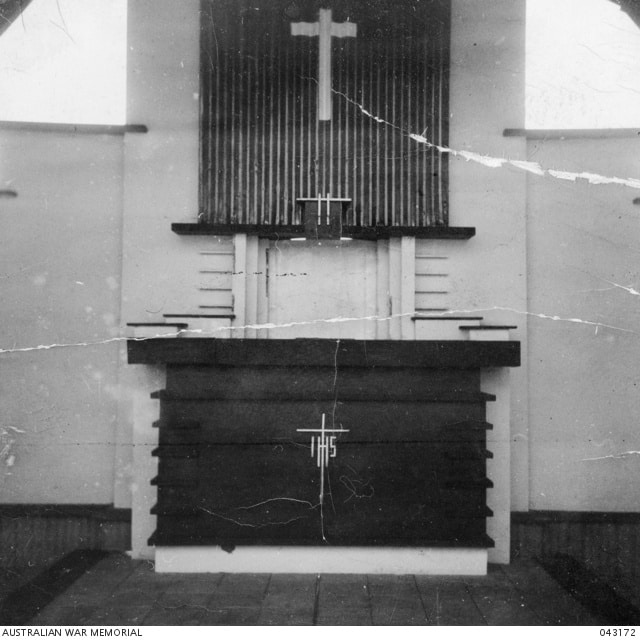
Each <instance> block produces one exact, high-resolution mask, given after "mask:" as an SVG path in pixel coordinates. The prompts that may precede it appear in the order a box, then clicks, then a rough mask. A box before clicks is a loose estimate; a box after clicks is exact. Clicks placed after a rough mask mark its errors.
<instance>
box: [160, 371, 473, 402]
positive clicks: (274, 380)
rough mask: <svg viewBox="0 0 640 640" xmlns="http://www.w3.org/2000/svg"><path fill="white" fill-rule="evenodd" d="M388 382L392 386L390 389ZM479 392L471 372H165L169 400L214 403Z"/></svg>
mask: <svg viewBox="0 0 640 640" xmlns="http://www.w3.org/2000/svg"><path fill="white" fill-rule="evenodd" d="M390 381H392V382H393V384H390ZM479 391H480V372H479V370H474V369H468V370H465V369H401V368H388V367H376V368H375V369H366V368H349V369H339V370H338V371H335V370H331V369H330V368H327V367H322V368H315V367H264V368H250V367H206V366H202V365H200V366H175V365H170V366H168V367H167V392H168V393H169V394H170V395H171V396H174V397H185V398H193V399H195V398H212V399H213V398H219V399H229V400H230V399H274V400H275V399H278V398H285V397H286V398H289V399H292V400H294V399H298V400H301V399H307V398H314V399H331V400H333V399H334V398H336V399H338V400H345V401H346V400H366V399H373V400H379V399H388V400H402V399H405V400H416V401H417V400H420V399H428V398H433V397H434V396H435V395H437V394H447V395H449V396H452V395H455V394H456V393H477V392H479Z"/></svg>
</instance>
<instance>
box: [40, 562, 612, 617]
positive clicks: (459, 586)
mask: <svg viewBox="0 0 640 640" xmlns="http://www.w3.org/2000/svg"><path fill="white" fill-rule="evenodd" d="M602 623H603V621H602V620H599V619H597V618H596V617H594V615H593V614H592V613H590V612H589V611H588V610H586V609H585V608H583V607H582V606H581V605H580V604H579V603H578V602H576V601H575V600H574V599H573V598H572V597H571V596H570V595H569V594H568V593H567V592H566V591H564V590H563V589H562V587H561V586H560V585H559V584H558V583H557V582H556V581H555V580H554V579H553V578H551V577H550V576H549V575H548V574H547V573H546V572H545V571H544V569H543V568H542V567H541V566H540V565H538V564H536V563H535V562H523V561H519V562H516V563H514V564H512V565H509V566H492V567H491V568H490V571H489V574H488V575H487V576H483V577H475V578H470V577H464V578H462V577H424V576H413V575H407V576H378V575H369V576H366V575H330V574H323V575H320V576H315V575H291V574H287V575H276V574H273V575H269V574H197V575H186V574H156V573H154V570H153V566H152V565H151V564H150V563H148V562H141V561H132V560H130V559H128V558H127V557H126V556H123V555H119V554H115V555H112V556H109V557H108V558H106V559H104V560H102V561H100V562H99V563H98V564H96V565H95V566H94V567H93V568H92V569H90V570H89V571H88V572H87V573H85V574H84V575H83V576H82V577H80V578H79V579H78V580H76V581H75V582H74V583H73V584H72V585H71V586H70V587H69V588H68V589H67V590H66V591H64V592H63V593H62V594H61V595H59V596H58V597H57V598H55V599H54V600H53V601H52V602H51V603H50V604H48V605H47V606H46V607H45V608H44V609H43V610H42V611H41V612H40V613H39V614H38V615H36V616H35V617H34V618H33V619H31V621H30V622H29V623H28V624H32V625H238V624H242V625H312V624H318V625H346V624H349V625H372V624H373V625H438V624H439V625H487V624H488V625H500V624H509V625H545V624H546V625H593V624H602Z"/></svg>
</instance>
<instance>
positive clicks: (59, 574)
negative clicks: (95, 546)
mask: <svg viewBox="0 0 640 640" xmlns="http://www.w3.org/2000/svg"><path fill="white" fill-rule="evenodd" d="M108 555H109V554H108V553H107V552H106V551H97V550H88V549H79V550H76V551H72V552H71V553H69V554H68V555H66V556H65V557H64V558H62V559H61V560H58V561H57V562H55V563H54V564H53V565H51V566H50V567H48V568H47V569H46V570H44V571H43V572H42V573H40V574H38V575H37V576H36V577H35V578H34V579H32V580H30V581H29V582H27V583H26V584H23V585H22V586H21V587H19V588H18V589H16V590H15V591H12V592H11V593H10V594H9V595H8V596H7V597H5V598H4V599H3V600H1V601H0V624H3V625H23V624H27V623H28V622H29V621H30V620H31V619H32V618H33V617H34V616H36V615H37V614H38V613H39V612H40V611H42V609H44V607H46V606H47V605H48V604H49V603H50V602H52V601H53V600H54V599H55V598H56V597H57V596H59V595H60V594H61V593H62V592H63V591H65V590H66V589H67V588H68V587H70V586H71V585H72V584H73V583H74V582H75V581H76V580H77V579H78V578H79V577H80V576H81V575H83V574H84V573H85V572H86V571H87V570H88V569H90V568H91V567H93V566H94V565H95V564H96V563H97V562H99V561H100V560H102V559H103V558H106V557H107V556H108Z"/></svg>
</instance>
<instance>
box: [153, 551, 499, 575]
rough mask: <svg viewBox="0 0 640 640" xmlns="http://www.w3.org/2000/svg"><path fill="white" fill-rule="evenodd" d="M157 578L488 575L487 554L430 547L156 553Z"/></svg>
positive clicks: (485, 552) (484, 552)
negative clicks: (187, 575) (209, 575)
mask: <svg viewBox="0 0 640 640" xmlns="http://www.w3.org/2000/svg"><path fill="white" fill-rule="evenodd" d="M156 571H157V572H158V573H367V574H391V575H409V574H414V575H467V576H468V575H474V576H482V575H486V573H487V550H486V549H469V548H461V549H458V548H434V547H428V548H427V547H418V548H413V547H411V548H409V547H400V548H396V547H391V548H390V547H387V548H384V547H294V546H291V547H249V546H247V547H236V548H235V549H234V550H233V551H232V552H231V553H229V552H227V551H223V550H222V549H221V548H220V547H213V546H211V547H210V546H204V547H157V548H156Z"/></svg>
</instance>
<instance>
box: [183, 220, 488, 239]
mask: <svg viewBox="0 0 640 640" xmlns="http://www.w3.org/2000/svg"><path fill="white" fill-rule="evenodd" d="M171 230H172V231H173V232H174V233H177V234H178V235H181V236H194V235H196V236H231V235H235V234H236V233H246V234H247V235H250V236H258V237H260V238H267V239H270V240H287V239H291V238H304V237H305V228H304V225H261V224H204V223H191V222H174V223H173V224H172V225H171ZM475 234H476V230H475V227H445V226H440V227H386V226H377V227H352V226H344V227H342V236H343V237H345V238H350V239H353V240H386V239H388V238H400V237H402V236H410V237H414V238H431V239H437V240H468V239H469V238H472V237H473V236H474V235H475Z"/></svg>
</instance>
